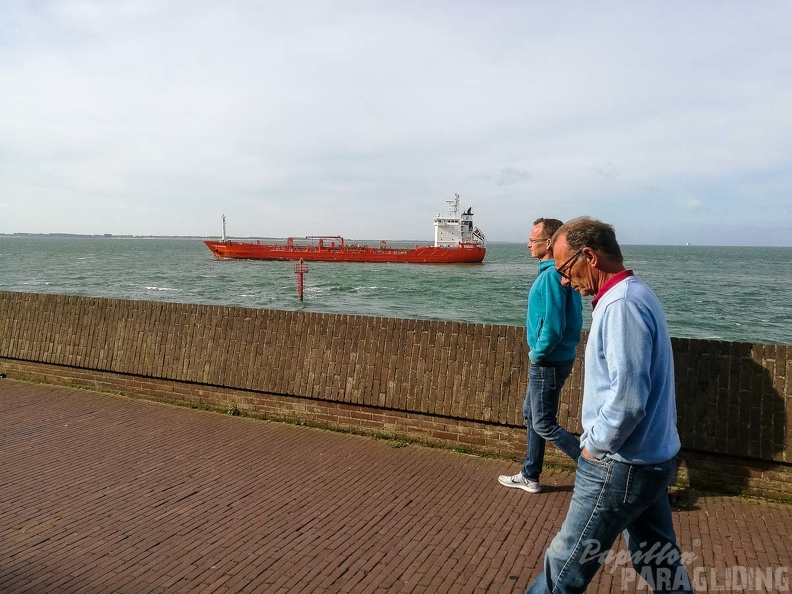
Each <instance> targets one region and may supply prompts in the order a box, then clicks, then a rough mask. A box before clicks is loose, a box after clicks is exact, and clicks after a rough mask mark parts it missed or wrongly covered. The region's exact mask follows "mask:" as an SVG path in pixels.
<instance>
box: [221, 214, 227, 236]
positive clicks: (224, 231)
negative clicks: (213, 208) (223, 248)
mask: <svg viewBox="0 0 792 594" xmlns="http://www.w3.org/2000/svg"><path fill="white" fill-rule="evenodd" d="M220 241H222V242H224V243H225V241H226V230H225V215H223V236H222V237H221V238H220Z"/></svg>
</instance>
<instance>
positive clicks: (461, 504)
mask: <svg viewBox="0 0 792 594" xmlns="http://www.w3.org/2000/svg"><path fill="white" fill-rule="evenodd" d="M97 315H99V313H97ZM103 315H112V313H111V312H110V313H107V314H103ZM286 321H287V319H286V318H284V322H286ZM186 323H187V324H189V320H188V321H187V322H186ZM227 323H228V324H233V323H237V324H238V323H240V322H239V321H234V320H229V321H228V322H227ZM64 327H66V326H64ZM209 331H211V329H207V332H209ZM448 331H449V332H450V331H451V329H449V330H448ZM431 340H435V338H434V337H432V338H431ZM464 340H465V337H460V341H464ZM463 344H464V343H463ZM344 348H347V347H344ZM404 356H405V357H409V356H412V355H411V354H410V353H407V352H405V353H404ZM495 356H502V355H497V353H496V355H495ZM202 369H203V368H202V367H201V368H200V369H199V370H198V371H201V370H202ZM505 371H506V370H505V369H504V372H505ZM309 373H310V372H309ZM416 387H417V388H418V389H421V388H420V386H419V385H418V384H416ZM328 388H331V386H328ZM458 405H459V406H461V405H463V403H457V404H455V405H454V406H458ZM356 410H358V409H357V408H356V407H354V406H353V407H352V408H350V411H356ZM355 414H357V413H355ZM495 414H500V413H497V411H496V413H495ZM0 418H2V420H3V425H2V434H0V592H6V591H8V592H30V593H38V592H64V593H75V592H81V593H83V592H88V593H90V592H118V593H140V592H152V593H155V592H202V591H205V592H217V593H220V592H246V593H249V594H258V593H265V592H266V593H274V592H292V593H296V592H327V593H330V592H344V593H360V594H364V593H365V594H369V593H371V592H389V593H394V592H404V593H407V592H409V593H413V594H418V593H420V592H426V593H444V592H471V593H478V592H487V593H494V592H497V593H511V592H522V591H523V590H524V589H525V587H526V586H527V585H528V583H530V581H531V579H532V577H533V576H534V575H535V574H536V573H538V572H539V571H540V570H541V565H542V557H543V553H544V550H545V548H546V547H547V545H548V544H549V541H550V540H551V538H552V536H553V535H554V534H555V532H556V531H557V530H558V528H559V526H560V525H561V522H562V521H563V519H564V515H565V513H566V508H567V506H568V504H569V498H570V496H571V486H572V482H573V480H574V477H573V475H572V474H570V473H568V472H566V471H564V470H561V469H555V468H553V469H547V470H546V472H545V473H544V475H543V483H544V484H545V486H546V489H545V491H544V492H543V493H542V494H541V495H530V494H527V493H523V492H522V491H519V490H507V489H504V488H502V487H500V486H499V485H498V484H497V480H496V479H497V475H498V474H503V473H512V472H516V470H517V467H518V466H517V464H516V463H514V462H504V461H503V460H497V459H487V458H478V457H473V456H467V455H462V454H458V453H454V452H451V451H448V450H442V449H430V448H422V447H418V446H409V447H400V448H394V447H392V444H391V442H388V441H382V440H372V439H368V438H365V437H360V436H355V435H349V434H341V433H333V432H328V431H322V430H318V429H311V428H307V427H298V426H294V425H287V424H280V423H274V422H263V421H253V420H250V419H245V418H239V417H232V416H229V415H221V414H216V413H207V412H203V411H196V410H190V409H187V408H179V407H172V406H167V405H162V404H156V403H152V402H149V401H142V400H131V399H127V398H123V397H119V396H112V395H108V394H103V393H94V392H90V391H87V390H75V389H71V388H62V387H53V386H48V385H41V384H31V383H25V382H19V381H13V380H9V379H4V380H2V381H0ZM677 500H679V501H681V502H682V503H683V504H684V505H682V506H681V507H679V508H677V509H675V512H674V522H675V525H676V527H677V533H678V536H679V541H680V545H681V547H682V549H683V551H686V552H689V553H691V554H693V555H695V556H696V560H695V561H694V565H696V566H697V567H700V566H703V567H706V568H707V571H710V570H713V571H716V572H718V574H717V575H718V576H719V577H720V579H721V580H722V579H724V576H725V572H726V571H727V570H728V569H729V568H732V567H734V566H747V567H752V568H753V569H754V570H762V571H765V572H766V571H767V569H768V568H771V569H776V568H784V567H786V568H789V567H790V565H791V564H792V540H791V538H790V534H792V506H790V505H787V504H781V503H774V502H769V501H764V500H752V499H747V498H734V497H725V496H722V495H720V496H712V495H705V494H702V493H697V492H686V493H682V494H681V496H679V497H677ZM619 546H623V544H619ZM621 569H622V568H619V567H611V568H609V571H601V572H600V574H598V577H597V580H596V581H595V583H594V584H593V585H592V587H591V588H590V590H589V591H590V592H623V591H626V592H635V591H642V590H641V589H640V588H636V586H635V584H628V585H627V588H626V589H624V588H623V587H622V586H623V584H622V579H623V573H622V571H621ZM789 573H790V572H789V570H787V575H788V574H789ZM718 585H719V586H720V585H722V584H718ZM643 591H645V589H644V590H643Z"/></svg>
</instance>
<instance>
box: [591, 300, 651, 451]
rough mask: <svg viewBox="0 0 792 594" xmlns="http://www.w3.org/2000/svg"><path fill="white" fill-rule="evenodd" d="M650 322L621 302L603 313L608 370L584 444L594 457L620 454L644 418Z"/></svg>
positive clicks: (636, 308)
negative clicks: (600, 402)
mask: <svg viewBox="0 0 792 594" xmlns="http://www.w3.org/2000/svg"><path fill="white" fill-rule="evenodd" d="M652 325H653V323H652V321H651V319H650V318H649V316H647V315H645V313H644V312H643V311H642V310H641V307H640V306H639V305H638V304H636V303H634V302H631V301H629V300H625V299H621V300H619V301H617V302H614V303H612V304H610V305H609V306H608V308H607V310H606V311H605V312H604V313H603V322H602V325H601V328H602V329H603V336H602V345H603V350H604V353H603V354H604V357H605V362H606V367H607V375H608V377H607V380H606V381H609V382H610V385H609V387H608V385H607V383H605V384H603V388H604V390H603V393H602V396H603V401H602V406H601V408H600V410H599V413H598V415H597V417H596V419H595V421H594V423H593V425H592V426H591V428H590V430H589V432H588V435H587V438H586V440H585V443H583V445H584V446H585V448H586V450H587V451H588V452H589V453H591V454H592V455H593V456H595V457H597V458H602V457H603V456H605V455H606V454H608V453H612V452H617V451H619V449H620V447H621V446H622V444H623V443H624V442H625V440H626V439H628V438H629V437H630V435H631V434H632V433H633V431H634V430H635V429H636V427H637V426H638V424H639V423H640V422H641V421H642V420H643V418H644V417H645V416H646V407H647V402H648V399H649V392H650V387H651V379H650V363H651V360H652V349H653V334H654V330H653V327H652Z"/></svg>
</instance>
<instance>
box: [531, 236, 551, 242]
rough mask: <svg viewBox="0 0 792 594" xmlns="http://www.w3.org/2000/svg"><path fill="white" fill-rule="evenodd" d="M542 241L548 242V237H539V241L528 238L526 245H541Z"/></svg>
mask: <svg viewBox="0 0 792 594" xmlns="http://www.w3.org/2000/svg"><path fill="white" fill-rule="evenodd" d="M543 241H550V238H549V237H540V238H539V239H532V238H530V237H529V238H528V243H542V242H543Z"/></svg>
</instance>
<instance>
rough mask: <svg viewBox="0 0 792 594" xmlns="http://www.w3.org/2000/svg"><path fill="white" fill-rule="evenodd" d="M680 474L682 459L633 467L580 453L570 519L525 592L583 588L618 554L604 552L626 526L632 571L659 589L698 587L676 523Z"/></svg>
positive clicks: (684, 590) (557, 591)
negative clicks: (672, 499) (673, 490)
mask: <svg viewBox="0 0 792 594" xmlns="http://www.w3.org/2000/svg"><path fill="white" fill-rule="evenodd" d="M675 476H676V459H671V460H667V461H665V462H661V463H659V464H642V465H635V464H625V463H623V462H617V461H615V460H612V459H609V458H604V459H603V460H596V461H592V460H589V459H588V458H584V457H583V456H580V459H579V460H578V470H577V473H576V475H575V489H574V491H573V493H572V501H571V502H570V504H569V511H568V512H567V516H566V519H565V520H564V523H563V525H562V526H561V530H560V531H559V532H558V534H556V536H555V538H553V541H552V543H550V547H549V548H548V549H547V552H546V553H545V560H544V571H543V572H542V574H540V575H539V577H537V578H536V579H535V580H534V582H533V583H532V584H531V585H530V586H529V587H528V589H527V590H526V594H535V593H539V592H541V593H545V594H547V593H552V594H555V593H564V594H567V593H573V592H575V593H576V592H585V591H586V587H587V586H588V585H589V582H591V580H592V579H593V578H594V575H595V574H596V573H597V570H598V569H599V568H600V566H601V565H602V564H603V563H604V562H606V561H607V562H609V563H611V564H613V558H614V557H616V558H618V556H617V555H615V554H614V555H611V558H610V559H608V558H606V554H607V552H608V551H609V550H610V548H611V546H612V545H613V543H614V541H615V540H616V538H617V537H618V536H619V533H621V532H622V531H624V533H625V539H626V541H627V548H628V549H629V553H630V559H629V560H630V561H631V562H632V565H633V567H634V571H635V572H636V573H637V574H638V575H640V576H641V577H643V578H644V579H645V580H646V581H647V582H649V585H650V586H651V587H652V588H653V590H654V591H655V593H658V594H659V593H666V592H692V591H693V590H692V589H691V586H690V579H689V577H688V574H687V571H686V570H685V567H684V565H682V563H681V553H680V551H679V548H678V547H677V545H676V535H675V534H674V526H673V524H672V522H671V505H670V503H669V501H668V487H669V485H671V483H672V482H673V481H674V478H675ZM623 561H626V559H623ZM610 570H611V571H616V572H618V571H622V572H623V571H624V570H625V567H621V568H617V567H611V568H610ZM622 575H623V574H622ZM622 579H623V578H622Z"/></svg>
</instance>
